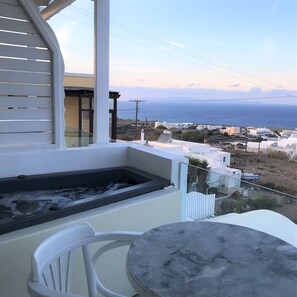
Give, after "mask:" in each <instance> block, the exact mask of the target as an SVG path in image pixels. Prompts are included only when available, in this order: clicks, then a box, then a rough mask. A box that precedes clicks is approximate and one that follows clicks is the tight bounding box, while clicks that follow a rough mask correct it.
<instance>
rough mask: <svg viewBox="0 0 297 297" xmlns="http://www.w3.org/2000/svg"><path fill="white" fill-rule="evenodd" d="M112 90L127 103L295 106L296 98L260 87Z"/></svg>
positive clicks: (276, 90)
mask: <svg viewBox="0 0 297 297" xmlns="http://www.w3.org/2000/svg"><path fill="white" fill-rule="evenodd" d="M111 89H113V90H116V91H119V92H120V93H121V100H123V101H127V100H129V99H131V98H138V97H141V99H144V100H146V101H175V102H177V101H182V102H186V101H187V102H199V101H207V102H210V101H212V102H218V101H230V102H261V103H278V104H293V103H294V100H293V99H295V98H292V97H289V96H288V90H285V89H283V90H279V89H273V90H269V91H264V90H262V89H261V88H259V87H255V88H251V89H250V90H248V91H240V90H238V89H236V90H221V89H210V88H208V89H207V88H191V87H187V88H181V87H175V88H154V87H140V86H134V87H127V86H114V85H113V86H111Z"/></svg>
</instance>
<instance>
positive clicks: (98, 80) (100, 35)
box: [94, 0, 110, 144]
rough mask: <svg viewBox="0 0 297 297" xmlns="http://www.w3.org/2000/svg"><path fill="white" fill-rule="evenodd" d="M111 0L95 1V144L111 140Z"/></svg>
mask: <svg viewBox="0 0 297 297" xmlns="http://www.w3.org/2000/svg"><path fill="white" fill-rule="evenodd" d="M109 10H110V3H109V0H95V1H94V20H95V30H94V31H95V36H94V44H95V53H94V74H95V88H94V144H106V143H108V142H109V17H110V16H109Z"/></svg>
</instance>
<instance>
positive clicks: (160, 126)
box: [156, 125, 167, 130]
mask: <svg viewBox="0 0 297 297" xmlns="http://www.w3.org/2000/svg"><path fill="white" fill-rule="evenodd" d="M156 129H161V130H166V129H167V128H166V127H165V126H163V125H159V126H157V127H156Z"/></svg>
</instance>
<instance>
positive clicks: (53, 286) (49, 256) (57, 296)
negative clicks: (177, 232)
mask: <svg viewBox="0 0 297 297" xmlns="http://www.w3.org/2000/svg"><path fill="white" fill-rule="evenodd" d="M140 234H141V233H139V232H126V231H111V232H97V233H95V231H94V229H93V228H92V227H91V226H90V225H89V224H88V223H80V224H75V225H72V226H70V227H68V228H65V229H63V230H61V231H59V232H57V233H55V234H53V235H51V236H50V237H48V238H47V239H45V240H44V241H43V242H42V243H41V244H40V245H39V246H38V247H37V248H36V250H35V251H34V253H33V255H32V273H31V277H30V279H29V280H28V292H29V294H30V295H31V296H32V297H79V296H78V295H74V294H72V293H71V292H70V289H71V276H72V261H73V254H74V252H75V251H76V250H78V249H80V248H81V250H82V254H83V259H84V265H85V273H86V280H87V285H88V293H89V295H88V296H89V297H95V296H97V292H100V293H101V294H102V295H103V296H106V297H125V296H124V295H120V294H118V293H115V292H113V291H111V290H110V289H108V288H106V287H105V286H104V285H103V284H102V283H101V281H100V280H99V278H98V276H97V273H96V262H97V260H98V259H99V257H100V256H101V255H102V254H104V253H106V252H107V251H109V250H110V249H113V248H117V247H120V246H124V245H130V244H131V242H132V241H133V240H134V239H136V238H137V237H138V236H139V235H140ZM101 241H107V242H108V243H106V244H103V245H100V246H99V247H97V248H96V246H95V248H96V249H95V251H93V252H91V248H90V247H91V245H93V244H96V243H97V242H101ZM92 250H93V248H92Z"/></svg>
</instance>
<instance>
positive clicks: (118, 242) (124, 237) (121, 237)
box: [90, 231, 142, 297]
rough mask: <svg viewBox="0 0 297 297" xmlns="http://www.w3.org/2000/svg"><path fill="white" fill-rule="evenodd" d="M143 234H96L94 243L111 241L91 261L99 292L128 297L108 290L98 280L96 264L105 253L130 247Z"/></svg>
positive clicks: (106, 294)
mask: <svg viewBox="0 0 297 297" xmlns="http://www.w3.org/2000/svg"><path fill="white" fill-rule="evenodd" d="M141 234H142V232H128V231H110V232H97V233H96V234H95V237H94V239H93V240H92V243H96V242H100V241H110V242H109V243H107V244H105V245H103V246H101V247H100V248H98V249H97V251H96V252H95V253H94V254H93V257H92V260H91V264H90V265H91V266H92V268H91V270H92V271H93V275H94V276H95V281H96V287H97V291H98V292H100V293H101V294H103V295H104V296H107V297H126V296H124V295H120V294H117V293H115V292H113V291H111V290H109V289H108V288H106V287H105V286H104V285H103V284H102V283H101V281H100V280H99V278H98V275H97V273H96V268H95V267H96V262H97V261H98V259H99V257H100V256H101V255H102V254H104V253H105V252H107V251H109V250H111V249H114V248H117V247H120V246H125V245H130V244H131V243H132V242H133V241H134V240H135V239H136V238H138V237H139V236H140V235H141Z"/></svg>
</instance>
